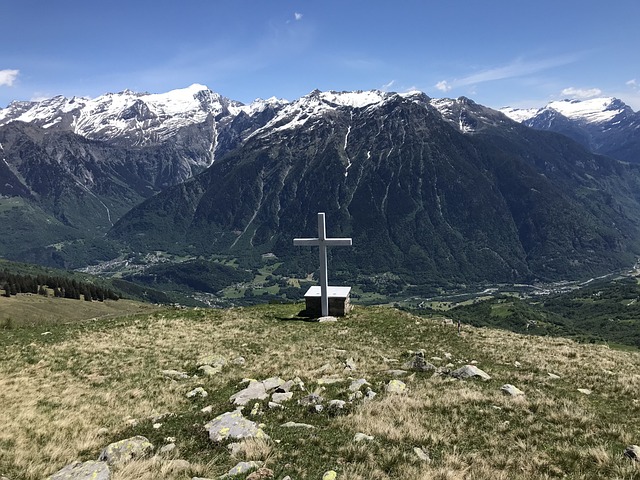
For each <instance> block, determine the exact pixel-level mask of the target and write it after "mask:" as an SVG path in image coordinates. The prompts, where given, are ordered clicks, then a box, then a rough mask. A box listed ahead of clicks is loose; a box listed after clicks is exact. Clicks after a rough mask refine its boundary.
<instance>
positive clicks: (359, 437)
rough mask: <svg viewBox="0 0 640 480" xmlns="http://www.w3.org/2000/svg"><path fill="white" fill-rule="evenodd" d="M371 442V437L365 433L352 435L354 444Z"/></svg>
mask: <svg viewBox="0 0 640 480" xmlns="http://www.w3.org/2000/svg"><path fill="white" fill-rule="evenodd" d="M372 440H373V435H367V434H366V433H362V432H358V433H356V434H355V435H354V437H353V441H354V442H365V441H366V442H370V441H372Z"/></svg>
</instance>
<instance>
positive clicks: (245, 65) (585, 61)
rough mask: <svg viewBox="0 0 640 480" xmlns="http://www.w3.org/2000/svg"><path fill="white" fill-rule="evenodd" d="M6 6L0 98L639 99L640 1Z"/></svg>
mask: <svg viewBox="0 0 640 480" xmlns="http://www.w3.org/2000/svg"><path fill="white" fill-rule="evenodd" d="M0 18H1V19H2V22H1V27H0V38H1V40H0V107H5V106H6V105H8V103H10V102H11V101H12V100H34V99H41V98H46V97H50V96H54V95H65V96H73V95H77V96H91V97H95V96H98V95H100V94H103V93H106V92H118V91H121V90H124V89H127V88H128V89H131V90H134V91H147V92H152V93H158V92H165V91H168V90H171V89H174V88H182V87H186V86H188V85H190V84H192V83H201V84H204V85H207V86H208V87H209V88H211V89H212V90H214V91H216V92H219V93H220V94H222V95H224V96H226V97H229V98H232V99H235V100H239V101H242V102H245V103H247V102H250V101H252V100H253V99H255V98H258V97H260V98H268V97H271V96H276V97H280V98H287V99H289V100H293V99H295V98H298V97H300V96H302V95H305V94H307V93H309V92H310V91H311V90H313V89H315V88H318V89H320V90H339V91H340V90H358V89H359V90H368V89H381V90H388V91H401V92H402V91H407V90H413V89H417V90H421V91H423V92H425V93H427V94H428V95H429V96H432V97H436V98H439V97H458V96H461V95H464V96H467V97H470V98H472V99H473V100H475V101H477V102H478V103H481V104H484V105H487V106H490V107H494V108H499V107H502V106H507V105H510V106H517V107H534V106H542V105H544V104H545V103H547V102H548V101H551V100H557V99H560V98H587V97H589V96H616V97H618V98H620V99H622V100H623V101H625V102H626V103H628V104H629V105H631V106H632V107H633V109H634V110H636V111H637V110H640V33H639V32H640V27H639V23H638V21H639V19H640V1H638V0H617V1H612V2H604V1H600V0H579V1H578V0H440V1H431V0H406V1H403V0H395V1H390V0H385V1H378V0H368V1H359V0H322V1H320V0H318V1H312V0H298V1H287V0H282V1H280V0H228V1H223V0H181V1H165V0H127V1H122V0H109V1H108V2H93V1H90V0H83V1H78V0H56V1H45V0H38V1H35V0H0Z"/></svg>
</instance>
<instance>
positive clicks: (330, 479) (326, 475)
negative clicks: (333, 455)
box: [322, 470, 338, 480]
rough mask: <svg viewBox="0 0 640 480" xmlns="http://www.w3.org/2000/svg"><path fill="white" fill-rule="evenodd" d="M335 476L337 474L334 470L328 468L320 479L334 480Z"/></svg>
mask: <svg viewBox="0 0 640 480" xmlns="http://www.w3.org/2000/svg"><path fill="white" fill-rule="evenodd" d="M336 478H338V474H337V473H336V472H335V470H328V471H326V472H324V475H322V480H336Z"/></svg>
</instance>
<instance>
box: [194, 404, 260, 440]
mask: <svg viewBox="0 0 640 480" xmlns="http://www.w3.org/2000/svg"><path fill="white" fill-rule="evenodd" d="M204 428H205V430H207V432H208V433H209V439H210V440H211V441H212V442H215V443H220V442H222V441H224V440H240V439H242V438H264V439H268V438H269V436H268V435H267V434H266V433H264V431H263V430H262V429H261V428H260V427H259V426H258V424H257V423H256V422H252V421H251V420H248V419H246V418H244V416H243V415H242V412H240V411H239V410H236V411H234V412H226V413H223V414H222V415H218V416H217V417H216V418H214V419H213V420H211V421H210V422H207V423H206V424H205V426H204Z"/></svg>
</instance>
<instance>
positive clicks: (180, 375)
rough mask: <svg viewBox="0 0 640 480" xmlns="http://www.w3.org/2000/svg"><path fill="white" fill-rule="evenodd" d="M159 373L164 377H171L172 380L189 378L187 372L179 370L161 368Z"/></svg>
mask: <svg viewBox="0 0 640 480" xmlns="http://www.w3.org/2000/svg"><path fill="white" fill-rule="evenodd" d="M160 373H162V375H164V376H165V377H168V378H171V379H173V380H184V379H186V378H189V375H187V372H179V371H178V370H162V371H161V372H160Z"/></svg>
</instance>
